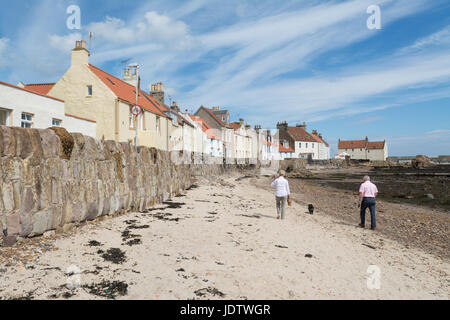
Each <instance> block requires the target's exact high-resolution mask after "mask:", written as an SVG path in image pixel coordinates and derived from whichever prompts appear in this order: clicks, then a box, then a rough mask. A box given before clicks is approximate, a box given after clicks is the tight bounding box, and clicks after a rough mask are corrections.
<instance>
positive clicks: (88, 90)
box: [87, 86, 92, 97]
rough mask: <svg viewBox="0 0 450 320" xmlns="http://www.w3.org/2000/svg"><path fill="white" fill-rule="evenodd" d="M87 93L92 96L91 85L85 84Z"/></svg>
mask: <svg viewBox="0 0 450 320" xmlns="http://www.w3.org/2000/svg"><path fill="white" fill-rule="evenodd" d="M87 95H88V97H92V86H87Z"/></svg>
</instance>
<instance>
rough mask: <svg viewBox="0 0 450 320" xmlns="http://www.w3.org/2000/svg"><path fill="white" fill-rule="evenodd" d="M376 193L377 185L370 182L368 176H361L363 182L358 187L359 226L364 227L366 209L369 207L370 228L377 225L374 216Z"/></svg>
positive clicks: (374, 227)
mask: <svg viewBox="0 0 450 320" xmlns="http://www.w3.org/2000/svg"><path fill="white" fill-rule="evenodd" d="M377 195H378V189H377V186H376V185H374V184H373V183H372V182H370V177H369V176H365V177H364V178H363V183H362V184H361V187H360V188H359V205H358V207H360V208H361V212H360V214H361V223H360V225H359V226H360V227H361V228H365V226H366V225H365V220H366V210H367V208H369V210H370V218H371V219H370V228H371V229H372V230H375V229H376V227H377V222H376V216H375V206H376V200H375V199H376V197H377Z"/></svg>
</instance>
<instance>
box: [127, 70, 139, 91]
mask: <svg viewBox="0 0 450 320" xmlns="http://www.w3.org/2000/svg"><path fill="white" fill-rule="evenodd" d="M123 81H125V82H126V83H128V84H131V85H132V86H133V87H137V85H138V76H137V74H136V70H134V72H131V69H130V68H126V69H125V72H124V75H123Z"/></svg>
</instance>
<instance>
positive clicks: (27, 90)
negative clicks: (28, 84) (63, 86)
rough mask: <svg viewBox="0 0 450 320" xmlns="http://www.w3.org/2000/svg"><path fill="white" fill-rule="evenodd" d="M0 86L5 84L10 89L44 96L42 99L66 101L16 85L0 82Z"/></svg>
mask: <svg viewBox="0 0 450 320" xmlns="http://www.w3.org/2000/svg"><path fill="white" fill-rule="evenodd" d="M0 84H3V85H5V86H8V87H12V88H16V89H19V90H22V91H26V92H29V93H33V94H37V95H38V96H42V97H45V98H50V99H53V100H57V101H61V102H64V100H61V99H58V98H55V97H51V96H48V95H46V94H42V93H37V92H35V91H32V90H29V89H25V88H21V87H18V86H15V85H13V84H10V83H7V82H3V81H0Z"/></svg>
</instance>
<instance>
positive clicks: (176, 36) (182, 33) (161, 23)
mask: <svg viewBox="0 0 450 320" xmlns="http://www.w3.org/2000/svg"><path fill="white" fill-rule="evenodd" d="M86 29H87V30H89V32H93V33H94V37H95V39H96V41H100V45H106V46H108V45H109V44H113V45H120V46H123V47H129V46H131V45H136V44H138V45H142V44H145V43H146V44H156V45H162V46H163V47H164V48H174V49H186V48H188V47H189V46H190V45H191V40H192V39H191V36H190V35H189V30H188V27H187V25H186V24H185V23H184V22H182V21H174V20H172V19H171V18H170V17H168V16H165V15H161V14H158V13H157V12H154V11H149V12H147V13H145V14H144V18H143V19H141V20H140V21H138V22H136V23H135V24H134V25H132V24H129V25H127V24H126V23H125V22H124V21H123V20H121V19H118V18H114V17H107V18H106V19H105V21H103V22H94V23H91V24H89V25H88V26H87V27H86Z"/></svg>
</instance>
